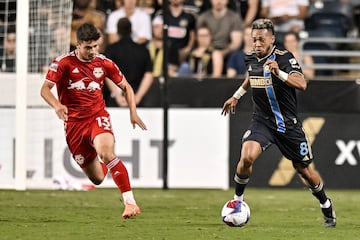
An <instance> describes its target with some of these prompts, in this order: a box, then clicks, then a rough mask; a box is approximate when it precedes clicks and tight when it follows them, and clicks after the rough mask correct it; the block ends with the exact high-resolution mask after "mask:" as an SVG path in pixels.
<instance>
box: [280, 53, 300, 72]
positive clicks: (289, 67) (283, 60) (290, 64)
mask: <svg viewBox="0 0 360 240" xmlns="http://www.w3.org/2000/svg"><path fill="white" fill-rule="evenodd" d="M279 66H280V69H281V70H282V71H284V72H286V73H291V72H299V73H301V74H302V69H301V66H300V64H299V62H298V60H297V59H296V58H295V57H294V55H293V54H292V53H291V52H287V53H286V54H284V55H283V56H281V57H280V59H279Z"/></svg>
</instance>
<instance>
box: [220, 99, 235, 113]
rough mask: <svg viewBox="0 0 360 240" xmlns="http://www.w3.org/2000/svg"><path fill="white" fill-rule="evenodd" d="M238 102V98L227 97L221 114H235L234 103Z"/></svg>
mask: <svg viewBox="0 0 360 240" xmlns="http://www.w3.org/2000/svg"><path fill="white" fill-rule="evenodd" d="M238 102H239V100H237V99H236V98H234V97H231V98H229V99H228V100H226V102H225V103H224V105H223V107H222V111H221V115H224V116H226V114H229V113H231V114H235V109H236V105H237V103H238Z"/></svg>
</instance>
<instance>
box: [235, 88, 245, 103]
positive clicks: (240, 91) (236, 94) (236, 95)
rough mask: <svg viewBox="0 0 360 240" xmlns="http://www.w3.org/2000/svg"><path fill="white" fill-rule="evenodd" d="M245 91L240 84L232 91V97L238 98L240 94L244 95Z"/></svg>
mask: <svg viewBox="0 0 360 240" xmlns="http://www.w3.org/2000/svg"><path fill="white" fill-rule="evenodd" d="M245 93H246V90H245V89H244V88H243V87H242V86H241V87H239V89H238V90H236V92H235V93H234V95H233V97H234V98H236V99H237V100H239V99H240V98H241V97H242V96H244V95H245Z"/></svg>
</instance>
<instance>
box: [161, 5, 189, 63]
mask: <svg viewBox="0 0 360 240" xmlns="http://www.w3.org/2000/svg"><path fill="white" fill-rule="evenodd" d="M167 13H168V14H167V16H166V18H167V20H168V40H169V44H170V45H171V47H174V48H176V49H178V51H179V62H180V64H181V63H182V62H183V61H185V59H186V58H187V56H188V55H189V53H190V51H191V49H192V48H193V47H194V42H195V24H196V19H195V17H194V16H193V15H192V14H190V13H186V12H185V11H184V0H169V11H168V12H167Z"/></svg>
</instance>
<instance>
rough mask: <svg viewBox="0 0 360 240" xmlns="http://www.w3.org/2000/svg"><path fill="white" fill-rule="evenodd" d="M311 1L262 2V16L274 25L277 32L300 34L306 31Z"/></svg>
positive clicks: (273, 0)
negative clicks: (305, 25) (305, 24)
mask: <svg viewBox="0 0 360 240" xmlns="http://www.w3.org/2000/svg"><path fill="white" fill-rule="evenodd" d="M308 8H309V0H293V1H284V0H262V1H261V12H260V16H261V17H263V18H268V19H270V20H271V21H272V22H273V23H274V27H275V31H277V32H288V31H294V32H299V31H301V30H303V29H304V21H305V18H306V17H307V13H308Z"/></svg>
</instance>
